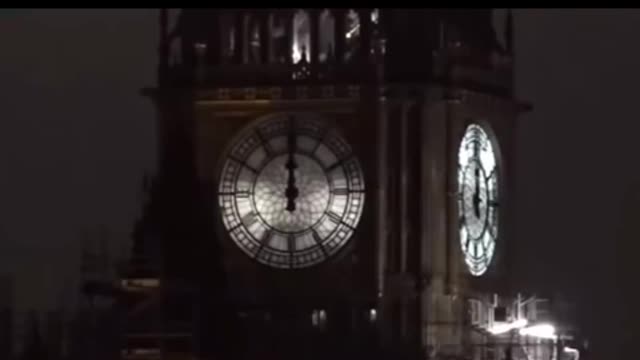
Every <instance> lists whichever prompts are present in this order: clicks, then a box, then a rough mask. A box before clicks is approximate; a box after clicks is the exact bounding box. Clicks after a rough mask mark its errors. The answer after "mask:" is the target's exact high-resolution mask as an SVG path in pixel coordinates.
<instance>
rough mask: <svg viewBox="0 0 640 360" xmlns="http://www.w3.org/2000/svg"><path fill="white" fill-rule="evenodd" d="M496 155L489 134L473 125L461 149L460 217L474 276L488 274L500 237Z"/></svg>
mask: <svg viewBox="0 0 640 360" xmlns="http://www.w3.org/2000/svg"><path fill="white" fill-rule="evenodd" d="M497 207H498V176H497V162H496V155H495V152H494V149H493V146H492V144H491V140H490V139H489V137H488V135H487V133H486V132H485V131H484V130H483V129H482V127H481V126H479V125H477V124H472V125H469V126H468V127H467V129H466V131H465V134H464V137H463V139H462V141H461V143H460V149H459V151H458V216H459V223H460V246H461V248H462V251H463V253H464V257H465V263H466V264H467V267H468V268H469V272H470V273H471V274H472V275H474V276H480V275H482V274H484V273H485V272H486V271H487V269H488V268H489V265H490V264H491V260H492V259H493V255H494V251H495V242H496V240H497V238H498V208H497Z"/></svg>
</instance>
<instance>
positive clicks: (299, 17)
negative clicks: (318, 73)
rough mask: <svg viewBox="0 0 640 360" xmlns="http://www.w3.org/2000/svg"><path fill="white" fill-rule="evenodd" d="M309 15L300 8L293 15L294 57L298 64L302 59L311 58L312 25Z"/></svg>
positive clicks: (307, 59) (295, 62)
mask: <svg viewBox="0 0 640 360" xmlns="http://www.w3.org/2000/svg"><path fill="white" fill-rule="evenodd" d="M310 25H311V24H310V20H309V15H308V14H307V12H306V11H303V10H299V11H298V12H296V14H295V15H294V17H293V47H292V49H291V50H292V53H291V56H292V59H293V63H294V64H297V63H298V62H299V61H301V60H303V59H304V60H305V61H309V59H311V54H310V51H311V50H310V49H311V32H310V29H311V26H310Z"/></svg>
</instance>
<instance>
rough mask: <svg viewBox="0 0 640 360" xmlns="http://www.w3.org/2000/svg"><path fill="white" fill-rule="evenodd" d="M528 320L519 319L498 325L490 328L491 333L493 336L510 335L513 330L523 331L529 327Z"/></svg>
mask: <svg viewBox="0 0 640 360" xmlns="http://www.w3.org/2000/svg"><path fill="white" fill-rule="evenodd" d="M527 324H528V321H527V319H518V320H516V321H513V322H509V323H498V324H495V325H493V326H492V327H491V328H489V332H490V333H492V334H493V335H500V334H504V333H508V332H509V331H511V330H516V329H522V328H524V327H525V326H527Z"/></svg>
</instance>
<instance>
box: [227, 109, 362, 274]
mask: <svg viewBox="0 0 640 360" xmlns="http://www.w3.org/2000/svg"><path fill="white" fill-rule="evenodd" d="M364 195H365V194H364V179H363V175H362V171H361V168H360V164H359V162H358V160H357V159H356V157H355V156H354V154H353V153H352V152H351V148H350V147H349V145H348V144H347V143H346V142H345V141H344V139H343V138H342V137H341V136H340V135H339V134H338V133H337V132H336V131H335V130H334V129H331V128H328V127H327V126H326V125H325V124H324V123H323V122H322V121H320V120H319V119H317V118H315V117H314V116H312V115H301V114H296V115H281V116H278V117H275V118H269V119H267V120H263V121H262V122H260V123H259V124H258V125H257V126H256V127H255V128H252V129H250V130H248V131H246V132H245V133H244V135H243V136H241V138H240V139H239V140H238V142H237V143H235V145H234V146H233V147H232V148H231V150H230V152H229V154H228V156H227V158H226V160H225V162H224V166H223V170H222V174H221V177H220V185H219V188H218V203H219V206H220V208H221V213H222V221H223V223H224V226H225V228H226V229H227V231H228V232H229V234H230V236H231V239H232V240H233V241H234V242H235V243H236V245H238V247H240V249H242V250H243V251H244V252H245V253H246V254H247V255H248V256H250V257H251V258H253V259H255V260H257V261H258V262H260V263H262V264H265V265H269V266H272V267H276V268H283V269H295V268H304V267H309V266H312V265H316V264H319V263H321V262H323V261H325V260H327V259H328V258H329V257H331V256H333V255H334V254H336V253H337V252H338V251H339V250H340V249H342V248H343V247H344V246H345V245H346V244H347V242H348V241H349V240H350V238H351V237H352V235H353V233H354V231H355V229H356V227H357V225H358V222H359V220H360V216H361V214H362V208H363V205H364Z"/></svg>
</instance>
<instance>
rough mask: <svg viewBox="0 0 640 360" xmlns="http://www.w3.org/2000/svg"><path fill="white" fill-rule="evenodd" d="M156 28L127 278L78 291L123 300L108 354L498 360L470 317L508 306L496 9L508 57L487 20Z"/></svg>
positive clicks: (316, 14)
mask: <svg viewBox="0 0 640 360" xmlns="http://www.w3.org/2000/svg"><path fill="white" fill-rule="evenodd" d="M170 15H171V14H170V13H169V11H168V10H166V9H165V10H161V11H160V29H161V34H160V38H161V41H160V45H159V65H158V84H157V86H155V87H153V88H148V89H145V90H144V91H143V93H144V95H145V96H148V97H149V98H150V99H151V100H152V101H153V102H154V103H155V105H156V108H157V113H158V127H159V136H160V138H159V142H158V143H159V148H158V152H159V155H160V156H159V159H160V160H159V163H158V167H157V169H158V170H157V174H156V175H155V176H154V177H153V180H149V179H146V180H145V188H146V189H147V193H148V197H147V201H146V203H145V206H144V211H143V215H142V218H141V219H140V221H139V222H138V223H137V225H136V227H135V230H134V233H133V239H134V242H133V249H132V259H131V263H130V265H129V266H128V268H127V269H123V271H122V272H121V278H120V280H119V281H118V282H117V284H115V286H114V284H105V283H103V282H93V283H89V284H87V286H86V290H87V291H88V292H89V293H92V294H98V293H99V294H103V295H107V296H115V297H116V298H117V299H118V309H120V311H121V312H122V313H123V319H122V324H121V325H122V326H121V332H122V334H123V338H122V347H121V349H122V351H121V355H122V358H123V359H192V358H195V357H197V358H201V359H254V358H278V359H288V358H291V359H293V358H301V357H303V358H309V359H315V358H318V359H319V358H327V357H330V358H334V359H342V358H354V357H361V358H386V359H390V358H394V359H418V358H421V359H424V358H430V359H432V358H437V359H445V358H448V359H453V358H455V359H476V358H487V357H486V356H498V355H495V354H497V352H490V353H489V352H488V351H489V350H487V348H488V346H487V345H486V344H487V343H488V342H489V341H490V335H489V334H488V333H487V331H486V326H485V325H486V321H484V320H478V321H476V322H473V321H472V319H471V316H472V313H473V309H471V308H470V305H469V304H470V300H472V299H474V298H483V299H484V298H488V297H490V294H493V293H496V292H499V293H507V294H515V289H513V288H512V284H511V283H510V279H509V272H508V268H509V261H510V260H511V257H510V255H509V254H510V250H509V247H508V244H509V240H510V237H511V234H512V229H511V227H510V225H511V224H512V223H513V221H512V218H511V216H512V215H511V214H512V212H510V211H509V209H510V208H511V207H512V202H513V199H512V197H511V196H510V192H509V191H510V189H511V188H513V184H514V178H513V176H511V175H512V171H513V170H512V168H513V158H512V156H513V155H512V154H513V151H512V149H513V145H514V144H513V131H514V128H515V119H516V116H517V115H518V113H520V112H521V111H524V110H526V109H527V108H528V106H526V105H525V104H522V103H520V102H518V101H517V100H516V99H514V97H513V58H512V49H513V44H512V42H513V34H512V32H513V30H512V28H513V25H512V17H511V15H510V13H509V14H508V15H507V16H506V18H505V28H506V34H504V39H506V41H505V43H504V44H500V43H499V42H498V41H497V39H496V34H495V31H494V28H493V24H492V21H493V20H492V12H491V10H488V9H467V10H447V9H439V10H426V9H410V10H402V9H380V10H378V9H351V10H348V9H198V10H196V9H184V10H182V11H180V13H179V14H178V15H177V21H176V24H175V26H173V27H171V28H170V27H169V22H170V20H171V16H170ZM287 119H288V120H287ZM286 124H289V125H286ZM474 124H475V125H477V127H470V126H471V125H474ZM470 128H471V129H476V130H474V131H479V132H478V133H479V134H482V136H484V137H474V136H476V135H473V134H472V135H473V136H471V138H472V140H471V142H474V141H475V142H476V143H477V142H478V141H480V140H478V139H482V141H483V143H482V146H483V149H484V150H482V151H485V152H486V153H487V154H489V155H490V156H491V157H490V158H486V159H485V158H482V159H481V158H480V157H479V155H478V151H480V150H474V151H476V152H474V153H473V154H475V155H473V156H472V157H470V159H472V160H469V161H471V162H470V163H473V164H476V165H473V166H475V167H474V168H473V169H475V175H472V174H474V172H473V171H471V170H468V169H466V168H465V169H462V168H461V165H460V164H461V162H460V161H461V160H460V159H461V157H462V155H461V154H462V150H460V149H461V143H462V139H463V137H466V136H467V134H471V133H472V132H473V131H470V130H469V129H470ZM269 129H271V130H269ZM274 129H275V130H274ZM287 129H288V130H287ZM477 129H482V130H481V131H480V130H477ZM474 134H475V133H474ZM256 136H257V137H256ZM261 136H262V137H263V138H261ZM477 136H480V135H477ZM285 138H286V139H288V140H287V141H286V142H283V143H282V144H288V145H286V146H285V145H283V147H282V148H281V150H277V149H276V147H277V146H278V145H277V144H278V141H279V140H278V139H285ZM307 138H308V139H311V140H309V141H312V142H313V143H314V144H316V145H314V146H315V147H313V148H312V149H311V148H310V149H309V150H308V151H307V150H304V149H303V147H304V146H305V145H304V144H305V143H304V141H307V140H305V139H307ZM473 139H476V140H473ZM283 141H284V140H283ZM322 146H325V147H326V148H327V149H328V150H326V151H325V150H320V148H321V147H322ZM487 149H493V150H491V151H489V150H487ZM278 151H280V152H278ZM305 151H307V152H305ZM323 151H324V153H323ZM469 151H471V150H469ZM321 153H322V154H325V155H326V158H330V157H331V156H333V157H334V158H333V159H334V160H332V161H333V163H330V161H329V160H326V161H327V162H328V163H327V164H324V163H323V161H324V160H323V159H325V158H323V156H324V155H321ZM259 154H266V155H259ZM489 155H487V156H489ZM260 156H262V159H263V160H260V161H258V160H256V159H257V158H258V157H260ZM285 156H286V159H288V160H286V164H287V165H286V167H285V166H282V167H280V165H278V166H276V165H272V164H278V161H282V162H283V164H284V163H285ZM469 156H471V155H469ZM264 159H267V160H264ZM269 159H270V160H269ZM254 160H255V161H258V163H259V165H256V166H254V165H252V164H253V163H252V162H253V161H254ZM465 161H467V159H466V158H465ZM489 163H490V164H492V166H493V169H496V170H495V173H494V171H493V170H492V171H491V173H487V174H484V175H482V176H483V177H482V179H480V175H478V174H480V173H481V171H484V170H483V169H484V168H483V166H485V165H486V164H489ZM234 164H235V165H234ZM477 164H480V165H477ZM239 169H242V170H239ZM267 169H272V170H273V171H272V170H267ZM305 169H306V170H305ZM469 169H472V168H469ZM242 171H244V172H245V173H249V174H251V173H253V175H247V178H246V179H245V178H243V176H245V175H242V174H243V173H242ZM271 172H273V174H275V175H273V176H272V177H269V176H271V175H268V174H271ZM225 174H230V175H229V176H228V178H227V177H226V176H227V175H225ZM465 174H467V175H468V176H469V179H467V180H464V179H466V178H465V176H467V175H465ZM474 176H475V177H474ZM279 179H287V180H286V181H285V180H282V181H280V180H279ZM496 179H497V180H496ZM465 181H470V183H469V184H473V185H469V186H467V185H465V184H467V182H465ZM343 183H346V185H344V184H343ZM247 184H249V185H247ZM308 184H318V185H308ZM341 184H342V185H341ZM313 186H316V188H313ZM264 189H266V190H264ZM280 192H281V193H280ZM259 194H260V196H258V195H259ZM278 194H279V195H278ZM322 194H324V195H322ZM465 194H471V195H469V196H468V197H467V195H465ZM498 194H499V197H498ZM262 195H264V198H265V199H266V200H264V199H263V198H262V197H261V196H262ZM244 199H248V200H244ZM498 199H499V200H498ZM244 201H248V204H250V205H247V206H248V207H247V208H243V207H242V204H243V202H244ZM363 201H364V205H363ZM283 204H287V205H286V209H284V208H282V209H280V208H279V206H284V205H283ZM318 204H320V205H318ZM322 204H325V205H322ZM340 204H342V205H340ZM345 204H346V205H345ZM305 206H308V209H310V210H304V209H305ZM314 206H320V207H321V208H322V209H321V210H318V211H316V210H313V209H315V208H314ZM322 206H324V207H322ZM247 209H250V210H247ZM270 209H275V210H270ZM278 209H279V210H278ZM333 209H338V210H333ZM296 211H297V212H296ZM305 211H306V212H305ZM465 211H467V213H465ZM336 212H340V213H339V214H338V213H336ZM498 218H499V221H497V219H498ZM469 219H474V220H473V221H474V222H475V224H476V225H473V226H474V227H472V225H470V223H469V222H470V221H471V220H469ZM478 224H479V225H478ZM483 224H484V225H483ZM487 224H488V225H487ZM478 226H480V228H478ZM258 227H261V228H260V229H262V230H256V229H258ZM489 227H490V229H489ZM321 228H325V230H326V229H327V228H328V229H329V230H326V231H325V232H324V233H321V230H322V229H321ZM265 229H266V230H265ZM474 229H475V230H474ZM477 229H481V230H482V233H481V234H480V235H478V238H477V239H475V240H473V241H471V235H469V234H471V233H472V232H473V231H479V230H477ZM258 233H259V234H261V235H260V236H258ZM489 233H491V234H490V235H485V234H489ZM498 234H499V236H498ZM278 236H279V237H280V238H282V241H279V240H276V238H277V237H278ZM462 237H465V238H464V239H463V238H462ZM305 239H307V240H305ZM305 241H307V242H305ZM470 243H471V244H472V245H469V244H470ZM470 264H472V265H473V266H472V265H470ZM496 306H497V305H492V306H490V309H491V311H492V312H491V314H492V316H494V315H495V311H494V308H496ZM473 314H475V313H473ZM505 314H506V313H505ZM476 315H477V314H476ZM505 316H506V315H505ZM491 321H493V318H492V319H491ZM496 321H497V320H496ZM476 325H477V326H476ZM483 326H485V327H484V328H483ZM478 344H479V345H478ZM476 345H477V346H476ZM491 351H493V349H491ZM508 353H510V350H509V352H508ZM487 354H494V355H487ZM492 358H493V357H492ZM495 358H498V357H495Z"/></svg>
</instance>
